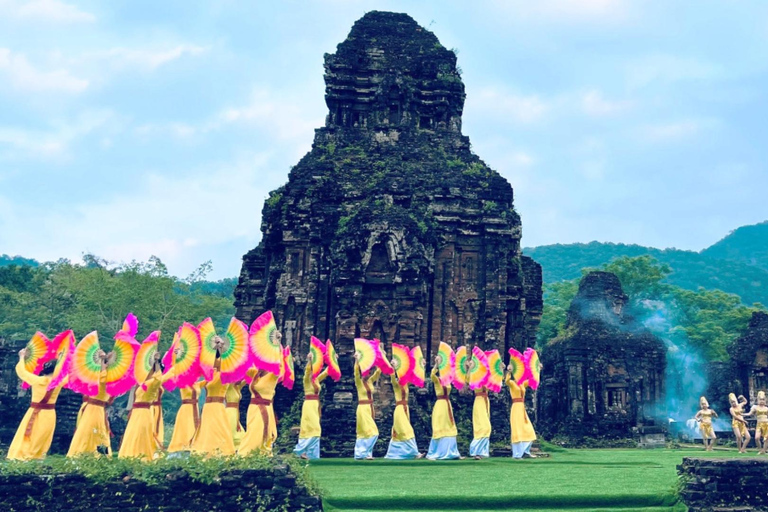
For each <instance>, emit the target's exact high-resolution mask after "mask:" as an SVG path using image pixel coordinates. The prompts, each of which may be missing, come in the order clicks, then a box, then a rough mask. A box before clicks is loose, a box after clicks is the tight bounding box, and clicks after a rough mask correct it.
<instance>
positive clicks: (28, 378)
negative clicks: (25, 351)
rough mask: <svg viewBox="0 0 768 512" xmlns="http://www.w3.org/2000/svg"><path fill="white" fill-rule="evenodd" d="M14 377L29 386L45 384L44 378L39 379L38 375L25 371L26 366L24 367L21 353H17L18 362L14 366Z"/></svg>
mask: <svg viewBox="0 0 768 512" xmlns="http://www.w3.org/2000/svg"><path fill="white" fill-rule="evenodd" d="M16 375H18V376H19V378H20V379H21V380H23V381H24V382H26V383H27V384H29V385H30V386H35V385H37V384H44V383H45V377H40V376H39V375H35V374H34V373H32V372H28V371H27V368H26V366H24V356H23V355H22V354H21V352H20V353H19V362H18V363H17V364H16Z"/></svg>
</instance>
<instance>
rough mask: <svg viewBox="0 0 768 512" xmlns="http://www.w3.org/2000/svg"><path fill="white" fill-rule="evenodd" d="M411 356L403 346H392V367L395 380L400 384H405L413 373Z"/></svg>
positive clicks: (395, 344)
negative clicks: (398, 380) (395, 374)
mask: <svg viewBox="0 0 768 512" xmlns="http://www.w3.org/2000/svg"><path fill="white" fill-rule="evenodd" d="M413 365H414V361H413V355H411V352H410V351H409V350H408V347H406V346H405V345H399V344H397V343H393V344H392V366H394V367H395V371H396V372H397V378H398V379H400V383H401V384H407V383H408V380H409V379H410V375H411V372H412V371H413Z"/></svg>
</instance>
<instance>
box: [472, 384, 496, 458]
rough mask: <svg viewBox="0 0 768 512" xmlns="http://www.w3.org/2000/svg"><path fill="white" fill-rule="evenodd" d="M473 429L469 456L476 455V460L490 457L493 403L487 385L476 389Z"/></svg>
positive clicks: (473, 407) (473, 405)
mask: <svg viewBox="0 0 768 512" xmlns="http://www.w3.org/2000/svg"><path fill="white" fill-rule="evenodd" d="M467 376H469V372H467ZM472 430H473V433H474V438H473V439H472V442H471V443H470V444H469V456H470V457H474V458H475V460H479V459H483V458H488V457H490V456H491V453H490V438H491V404H490V402H489V401H488V388H487V387H485V386H482V387H479V388H477V389H476V390H475V401H474V403H473V404H472Z"/></svg>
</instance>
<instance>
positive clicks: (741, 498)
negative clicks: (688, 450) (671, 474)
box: [677, 457, 768, 512]
mask: <svg viewBox="0 0 768 512" xmlns="http://www.w3.org/2000/svg"><path fill="white" fill-rule="evenodd" d="M677 474H678V475H679V477H680V483H681V488H680V499H681V500H682V501H683V503H685V505H686V506H687V507H688V510H689V511H690V512H718V511H722V512H726V511H728V512H766V511H768V492H766V489H767V488H768V460H766V459H758V458H741V459H704V458H695V457H685V458H683V463H682V464H681V465H679V466H678V467H677Z"/></svg>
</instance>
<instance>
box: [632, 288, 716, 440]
mask: <svg viewBox="0 0 768 512" xmlns="http://www.w3.org/2000/svg"><path fill="white" fill-rule="evenodd" d="M642 307H643V309H644V310H645V313H646V314H645V316H644V318H641V319H640V320H641V322H642V324H643V325H644V326H645V327H646V328H647V329H648V330H649V331H651V332H652V333H653V334H654V335H656V336H657V337H659V338H661V340H662V341H663V342H664V344H665V345H666V347H667V368H666V375H665V383H666V384H665V387H666V390H665V391H666V393H665V395H666V399H665V403H664V404H663V408H662V407H657V411H656V412H657V416H660V417H664V418H668V419H671V420H674V421H680V422H685V421H686V420H688V419H690V418H692V417H693V416H694V415H695V414H696V412H697V411H698V410H699V398H700V397H701V396H702V395H703V394H704V392H705V391H706V389H707V366H706V361H705V359H704V357H703V356H702V355H701V353H700V352H699V351H698V350H696V349H695V348H693V347H692V346H691V345H690V344H689V342H688V337H687V336H686V335H685V333H684V332H683V331H682V330H681V329H678V328H676V327H675V326H676V325H677V324H678V322H676V321H675V314H674V313H673V312H672V311H671V310H670V308H669V306H668V305H667V304H666V303H664V302H663V301H657V300H647V301H643V303H642ZM718 430H719V429H718ZM699 437H700V436H699Z"/></svg>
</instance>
